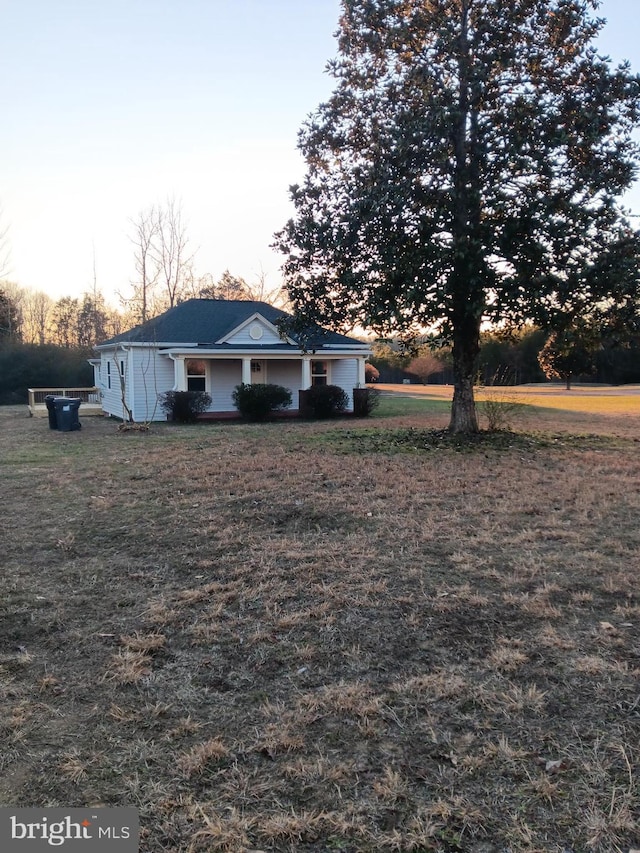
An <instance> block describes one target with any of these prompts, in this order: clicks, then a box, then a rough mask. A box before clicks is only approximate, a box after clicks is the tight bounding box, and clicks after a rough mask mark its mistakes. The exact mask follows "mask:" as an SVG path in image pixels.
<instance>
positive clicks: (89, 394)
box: [27, 386, 102, 415]
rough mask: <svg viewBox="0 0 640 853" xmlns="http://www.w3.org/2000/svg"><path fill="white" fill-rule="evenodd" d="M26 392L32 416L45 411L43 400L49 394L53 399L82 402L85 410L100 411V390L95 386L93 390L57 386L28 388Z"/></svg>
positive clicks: (45, 406)
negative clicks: (61, 398)
mask: <svg viewBox="0 0 640 853" xmlns="http://www.w3.org/2000/svg"><path fill="white" fill-rule="evenodd" d="M27 390H28V392H29V411H30V412H31V414H32V415H35V414H36V413H38V412H42V411H44V412H46V411H47V405H46V403H45V401H44V398H45V397H47V396H48V395H49V394H53V396H54V397H75V399H76V400H78V399H79V400H82V402H83V403H85V404H86V407H87V408H88V407H90V408H91V409H94V410H102V403H101V401H100V389H99V388H96V387H95V386H94V387H93V388H70V387H66V388H63V387H61V386H58V387H57V388H28V389H27Z"/></svg>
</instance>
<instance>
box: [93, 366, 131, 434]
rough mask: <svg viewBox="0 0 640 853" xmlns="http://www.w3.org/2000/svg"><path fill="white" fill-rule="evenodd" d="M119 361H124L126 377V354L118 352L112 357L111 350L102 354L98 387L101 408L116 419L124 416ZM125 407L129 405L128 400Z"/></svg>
mask: <svg viewBox="0 0 640 853" xmlns="http://www.w3.org/2000/svg"><path fill="white" fill-rule="evenodd" d="M121 361H124V367H125V377H126V370H127V354H126V353H123V352H121V351H118V352H116V355H115V357H114V353H113V350H111V352H103V353H102V355H101V362H100V386H99V387H100V391H101V394H102V408H103V410H104V411H105V412H107V414H109V415H114V416H115V417H117V418H123V417H124V416H125V415H124V408H123V405H122V392H121V388H120V376H119V373H118V371H119V367H120V362H121ZM109 385H111V387H109ZM127 405H130V403H129V400H128V399H127Z"/></svg>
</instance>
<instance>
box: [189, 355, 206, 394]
mask: <svg viewBox="0 0 640 853" xmlns="http://www.w3.org/2000/svg"><path fill="white" fill-rule="evenodd" d="M186 367H187V391H206V390H207V364H206V362H205V361H203V359H200V358H188V359H186Z"/></svg>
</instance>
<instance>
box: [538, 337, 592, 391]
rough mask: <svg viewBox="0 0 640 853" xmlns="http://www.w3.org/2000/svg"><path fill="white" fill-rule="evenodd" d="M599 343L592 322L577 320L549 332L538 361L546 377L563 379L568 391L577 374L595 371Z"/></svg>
mask: <svg viewBox="0 0 640 853" xmlns="http://www.w3.org/2000/svg"><path fill="white" fill-rule="evenodd" d="M599 346H600V338H599V335H598V331H597V329H596V328H594V327H593V325H591V324H590V323H589V322H579V323H578V322H576V323H574V324H573V325H571V326H569V327H568V328H565V329H562V330H558V331H555V332H552V333H551V334H550V335H549V337H548V338H547V340H546V341H545V344H544V346H543V347H542V349H541V350H540V353H539V354H538V361H539V362H540V367H541V368H542V370H543V371H544V375H545V376H546V377H547V379H562V380H563V381H564V382H565V383H566V387H567V391H568V390H569V389H570V388H571V381H572V379H573V378H574V377H576V376H581V375H582V376H584V375H588V374H590V373H593V372H594V370H595V355H596V352H597V350H598V348H599Z"/></svg>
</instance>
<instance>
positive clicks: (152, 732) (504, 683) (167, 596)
mask: <svg viewBox="0 0 640 853" xmlns="http://www.w3.org/2000/svg"><path fill="white" fill-rule="evenodd" d="M444 393H446V391H445V392H443V394H441V395H440V397H438V395H437V394H436V395H434V399H433V400H432V401H429V400H428V399H425V400H413V399H412V400H410V401H406V405H403V403H402V402H398V401H397V399H395V398H386V397H385V398H384V399H383V401H382V405H381V409H380V416H379V417H376V418H373V419H369V420H364V421H356V420H353V419H343V420H340V421H336V422H326V423H303V422H294V421H287V422H278V423H271V424H264V425H242V424H231V423H225V424H206V425H195V426H192V427H180V426H177V425H173V424H162V425H158V426H154V427H153V428H152V429H151V430H150V431H149V432H148V433H138V432H130V433H122V432H118V431H117V429H116V426H115V424H114V423H113V422H111V421H107V420H103V419H100V418H82V417H81V420H82V423H83V429H82V430H81V431H79V432H74V433H57V432H51V431H49V429H48V427H47V420H46V418H44V419H39V418H33V419H29V418H27V417H25V413H24V409H22V408H15V407H4V408H0V471H1V472H2V478H3V484H4V503H3V508H4V509H3V513H2V519H1V521H0V525H1V527H0V535H1V536H2V542H3V551H4V554H3V566H2V569H1V570H0V571H1V572H2V586H1V589H2V596H1V598H0V617H1V621H0V693H1V701H0V743H1V744H2V747H1V751H0V802H1V803H2V804H3V805H9V804H12V805H18V806H48V805H65V806H83V805H91V806H99V805H114V806H115V805H130V806H136V807H137V808H138V809H139V810H140V816H141V825H142V838H141V848H140V849H141V851H143V853H160V851H175V853H204V852H205V851H238V853H240V851H245V853H248V851H259V850H262V851H313V853H325V851H350V853H374V851H414V853H428V852H429V851H433V853H435V851H443V853H453V851H464V853H506V851H509V852H510V853H520V851H522V853H524V851H527V853H535V851H545V853H546V852H547V851H548V853H566V851H574V853H583V851H596V853H604V851H621V853H629V851H630V850H633V849H636V848H638V847H640V826H639V825H638V815H639V814H640V794H639V791H638V785H637V778H638V772H639V765H640V746H639V745H640V687H639V679H638V676H639V675H640V640H639V627H640V600H639V594H638V563H639V559H638V555H639V553H640V547H639V546H640V527H639V525H638V518H639V510H640V457H639V453H638V449H639V445H638V442H637V440H636V437H637V436H640V430H639V425H640V408H638V409H637V408H634V407H635V402H634V401H632V402H629V403H628V404H625V403H624V402H619V401H618V402H616V403H615V405H610V404H603V403H602V402H597V403H596V402H594V403H589V402H586V397H584V395H582V397H584V399H582V397H581V400H582V402H581V403H580V406H581V407H582V408H575V409H572V408H571V407H570V406H569V404H568V402H567V401H565V402H564V404H563V405H562V406H558V407H556V406H555V404H553V405H552V404H551V403H549V404H547V405H545V404H544V400H552V399H553V400H556V399H559V398H560V395H556V396H553V395H547V397H543V400H542V401H540V399H539V398H540V397H541V396H543V395H541V394H538V395H537V396H535V397H533V398H532V401H533V402H534V405H533V406H531V405H528V403H529V402H531V401H524V400H519V402H520V403H521V404H522V405H521V406H518V407H517V408H516V409H515V410H514V424H513V427H514V430H515V432H513V433H507V432H504V433H498V434H496V435H493V436H492V435H483V436H482V437H481V438H480V439H477V440H475V441H472V442H464V441H459V440H455V441H454V440H451V439H450V438H449V437H448V436H447V435H446V434H445V433H444V432H443V430H442V428H443V427H444V426H445V424H446V405H444V397H443V395H444ZM449 393H450V389H449ZM570 393H571V394H573V392H570ZM603 396H606V394H604V393H603V394H601V395H598V396H596V397H594V398H593V400H598V401H601V400H602V398H603ZM618 396H620V397H624V395H620V394H619V395H618ZM629 396H630V397H631V396H633V395H629ZM563 399H564V398H563ZM577 399H578V396H577V395H574V396H573V397H571V400H572V401H575V400H577ZM638 399H640V398H638ZM634 400H635V398H634ZM421 405H422V408H420V406H421ZM81 415H82V412H81Z"/></svg>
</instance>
